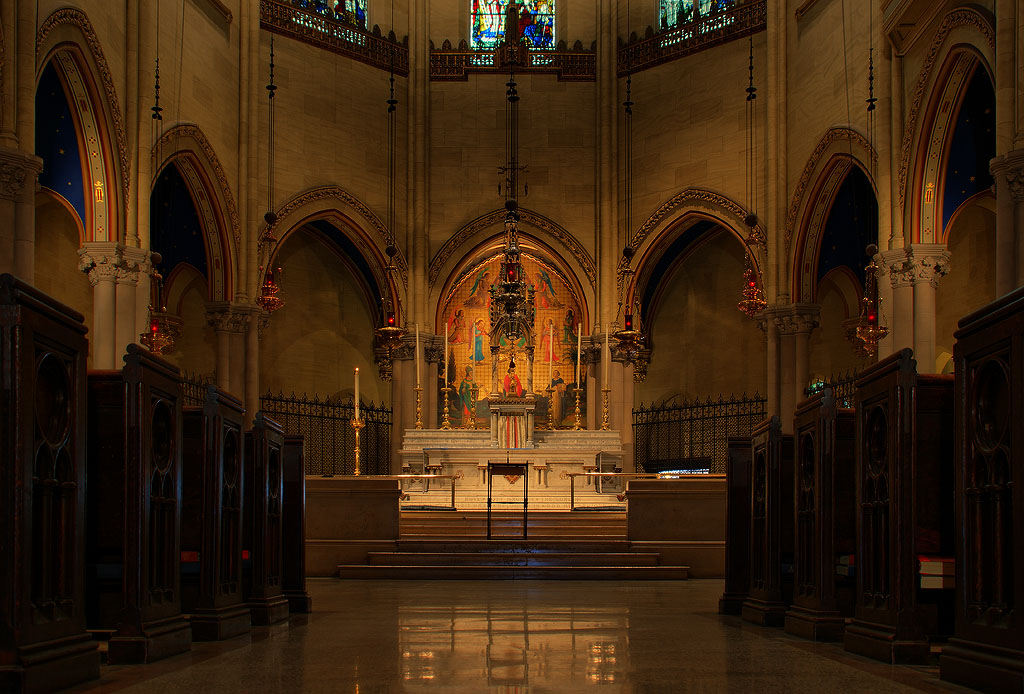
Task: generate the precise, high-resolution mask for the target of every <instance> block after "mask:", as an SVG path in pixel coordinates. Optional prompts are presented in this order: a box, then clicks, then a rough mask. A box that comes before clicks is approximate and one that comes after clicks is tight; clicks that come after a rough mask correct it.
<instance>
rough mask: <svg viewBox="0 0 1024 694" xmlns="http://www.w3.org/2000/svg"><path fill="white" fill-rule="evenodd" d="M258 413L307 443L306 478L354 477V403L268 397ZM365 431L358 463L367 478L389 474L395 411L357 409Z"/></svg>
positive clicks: (377, 407)
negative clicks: (299, 435)
mask: <svg viewBox="0 0 1024 694" xmlns="http://www.w3.org/2000/svg"><path fill="white" fill-rule="evenodd" d="M260 409H261V410H262V411H263V412H264V413H265V414H266V415H267V416H268V417H270V418H271V419H274V420H276V421H277V422H279V423H280V424H281V426H282V427H284V430H285V433H288V434H301V435H302V436H303V437H305V439H306V474H307V475H351V474H353V473H354V472H355V467H356V459H355V443H356V441H355V431H354V430H353V429H352V418H353V415H354V407H353V404H352V401H351V400H349V401H347V402H342V401H341V400H338V399H333V400H332V399H331V398H325V399H323V400H321V399H320V398H319V397H317V396H313V397H312V398H309V397H306V396H305V395H303V396H302V397H298V396H296V395H295V394H292V395H290V396H285V395H284V394H283V393H278V394H277V395H274V394H273V393H270V392H267V394H266V395H264V396H263V397H261V398H260ZM359 417H360V419H362V420H363V423H364V426H363V429H362V430H361V432H360V434H359V462H360V467H361V468H362V473H363V474H365V475H387V474H388V473H389V472H390V467H391V465H390V462H391V408H390V407H387V406H386V405H384V404H383V403H381V404H380V405H375V404H374V403H370V404H363V403H360V404H359Z"/></svg>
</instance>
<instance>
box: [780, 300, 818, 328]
mask: <svg viewBox="0 0 1024 694" xmlns="http://www.w3.org/2000/svg"><path fill="white" fill-rule="evenodd" d="M774 314H775V315H774V316H773V318H772V320H774V321H775V327H776V328H778V330H779V333H780V334H782V335H800V334H809V333H810V332H811V331H812V330H814V329H815V328H817V327H818V318H819V316H820V315H821V307H820V306H819V305H818V304H809V303H799V304H789V305H787V306H778V307H776V309H775V312H774Z"/></svg>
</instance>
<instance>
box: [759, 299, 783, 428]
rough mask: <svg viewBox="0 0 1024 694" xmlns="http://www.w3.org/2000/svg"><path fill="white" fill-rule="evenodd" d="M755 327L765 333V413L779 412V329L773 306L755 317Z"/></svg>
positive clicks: (773, 413) (769, 415)
mask: <svg viewBox="0 0 1024 694" xmlns="http://www.w3.org/2000/svg"><path fill="white" fill-rule="evenodd" d="M757 327H758V328H760V329H761V330H762V331H763V332H764V334H765V340H766V342H765V361H766V362H767V363H766V365H765V398H766V403H765V414H766V415H767V416H768V417H771V416H772V415H775V414H778V413H779V405H780V400H779V393H780V391H779V330H778V326H776V324H775V308H774V307H771V306H769V307H768V308H766V309H765V310H764V311H762V312H761V313H760V314H759V315H758V317H757Z"/></svg>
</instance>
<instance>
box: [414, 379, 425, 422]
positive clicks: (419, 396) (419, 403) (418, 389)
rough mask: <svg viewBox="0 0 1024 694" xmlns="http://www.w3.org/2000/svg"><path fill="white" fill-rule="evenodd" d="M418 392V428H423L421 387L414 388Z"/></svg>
mask: <svg viewBox="0 0 1024 694" xmlns="http://www.w3.org/2000/svg"><path fill="white" fill-rule="evenodd" d="M413 390H415V391H416V428H417V429H422V428H423V400H422V395H423V389H422V388H421V387H419V386H416V387H415V388H413Z"/></svg>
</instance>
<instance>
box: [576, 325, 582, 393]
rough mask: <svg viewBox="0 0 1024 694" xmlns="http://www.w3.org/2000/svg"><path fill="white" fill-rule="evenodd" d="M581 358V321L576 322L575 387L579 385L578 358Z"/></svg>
mask: <svg viewBox="0 0 1024 694" xmlns="http://www.w3.org/2000/svg"><path fill="white" fill-rule="evenodd" d="M582 358H583V323H577V324H576V387H577V388H579V387H580V360H581V359H582Z"/></svg>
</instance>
